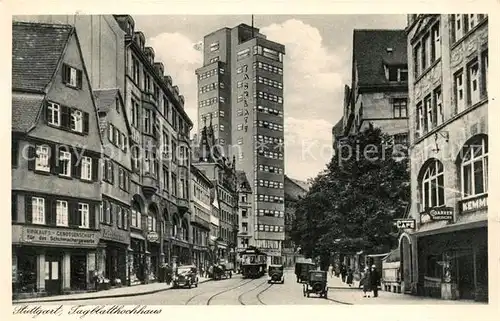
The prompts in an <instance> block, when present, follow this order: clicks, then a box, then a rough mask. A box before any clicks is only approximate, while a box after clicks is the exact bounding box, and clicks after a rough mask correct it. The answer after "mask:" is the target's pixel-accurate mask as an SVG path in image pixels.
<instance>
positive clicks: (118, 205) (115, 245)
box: [94, 88, 132, 285]
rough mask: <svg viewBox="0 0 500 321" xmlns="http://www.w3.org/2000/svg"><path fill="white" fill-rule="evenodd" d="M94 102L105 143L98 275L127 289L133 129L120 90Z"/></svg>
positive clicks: (99, 93)
mask: <svg viewBox="0 0 500 321" xmlns="http://www.w3.org/2000/svg"><path fill="white" fill-rule="evenodd" d="M94 100H95V103H96V108H97V114H98V117H99V129H100V133H101V137H102V140H103V150H102V158H101V173H102V183H101V191H102V205H101V207H100V211H99V222H100V229H101V237H100V243H99V249H98V252H97V255H98V259H97V261H98V263H99V264H98V271H99V273H100V274H101V275H102V276H103V277H105V278H107V279H109V280H110V282H111V284H112V285H124V284H128V281H129V279H130V270H129V269H128V268H127V266H128V265H127V264H128V261H129V258H128V248H129V246H130V226H129V219H130V216H131V209H130V200H131V196H130V175H131V171H132V168H131V165H132V164H131V154H130V148H129V144H128V137H129V136H130V127H129V122H128V119H127V113H126V110H125V106H124V102H123V98H122V96H121V94H120V91H119V89H117V88H116V89H103V90H94Z"/></svg>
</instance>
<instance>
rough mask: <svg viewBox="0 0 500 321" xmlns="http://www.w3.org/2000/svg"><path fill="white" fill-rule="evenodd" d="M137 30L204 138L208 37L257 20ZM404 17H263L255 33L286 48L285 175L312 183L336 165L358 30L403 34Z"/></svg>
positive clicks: (150, 25) (151, 25) (154, 20)
mask: <svg viewBox="0 0 500 321" xmlns="http://www.w3.org/2000/svg"><path fill="white" fill-rule="evenodd" d="M133 18H134V20H135V23H136V26H135V29H136V30H140V31H142V32H144V34H145V36H146V45H147V46H151V47H153V48H154V50H155V60H157V61H161V62H163V64H164V65H165V73H166V74H169V75H171V76H172V78H173V82H174V84H176V85H178V86H179V90H180V92H181V94H182V95H184V97H185V109H186V112H187V114H188V115H189V117H190V118H191V120H192V121H193V123H194V127H193V131H192V133H193V134H194V133H196V131H197V128H198V127H197V126H198V124H197V79H196V76H195V70H196V69H197V68H199V67H200V66H202V53H201V52H200V51H197V50H196V49H195V48H194V45H195V44H196V43H199V42H200V41H202V40H203V36H204V35H206V34H208V33H211V32H213V31H215V30H217V29H220V28H223V27H229V28H232V27H235V26H237V25H238V24H240V23H246V24H248V25H251V15H245V16H238V15H217V16H215V15H213V16H203V15H190V16H182V15H172V16H164V15H163V16H151V15H147V16H140V15H133ZM405 25H406V16H405V15H294V16H288V15H256V16H255V17H254V26H255V27H257V28H259V29H260V32H261V33H263V34H264V35H266V36H267V38H268V39H270V40H272V41H276V42H279V43H281V44H283V45H285V50H286V55H285V60H284V67H283V69H284V72H283V73H284V94H283V95H284V132H285V174H286V175H288V176H290V177H292V178H296V179H300V180H307V179H309V178H313V177H315V176H316V175H317V174H318V173H319V172H321V171H322V170H323V169H324V168H325V166H326V164H327V163H328V162H329V161H330V159H331V155H332V154H331V147H332V134H331V130H332V126H333V125H335V123H336V122H337V121H338V120H339V119H340V118H341V116H342V107H343V95H344V85H345V84H350V81H351V57H352V33H353V30H354V29H403V28H404V27H405Z"/></svg>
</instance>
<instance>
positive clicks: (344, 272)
mask: <svg viewBox="0 0 500 321" xmlns="http://www.w3.org/2000/svg"><path fill="white" fill-rule="evenodd" d="M346 274H347V269H346V267H345V265H344V264H342V266H341V267H340V276H341V277H342V282H344V283H345V277H346Z"/></svg>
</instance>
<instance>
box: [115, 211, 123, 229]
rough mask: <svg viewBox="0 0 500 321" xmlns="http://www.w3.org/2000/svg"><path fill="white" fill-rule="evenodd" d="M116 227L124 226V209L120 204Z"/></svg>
mask: <svg viewBox="0 0 500 321" xmlns="http://www.w3.org/2000/svg"><path fill="white" fill-rule="evenodd" d="M116 227H118V228H123V209H122V208H121V207H120V206H117V208H116Z"/></svg>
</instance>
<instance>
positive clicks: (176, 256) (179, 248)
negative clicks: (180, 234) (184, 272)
mask: <svg viewBox="0 0 500 321" xmlns="http://www.w3.org/2000/svg"><path fill="white" fill-rule="evenodd" d="M170 242H171V245H172V261H175V263H176V264H177V265H186V264H191V263H192V257H191V247H190V244H189V243H188V242H186V241H182V240H179V239H176V238H171V239H170Z"/></svg>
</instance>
